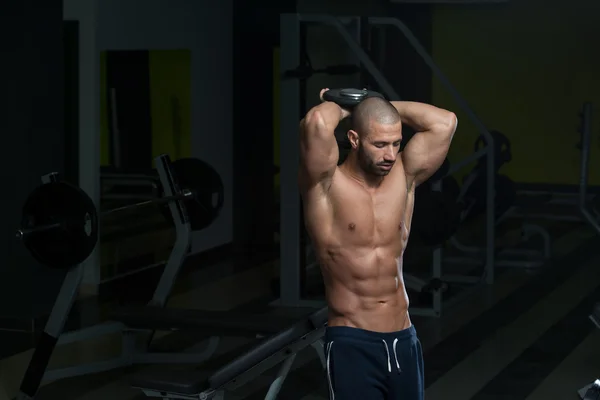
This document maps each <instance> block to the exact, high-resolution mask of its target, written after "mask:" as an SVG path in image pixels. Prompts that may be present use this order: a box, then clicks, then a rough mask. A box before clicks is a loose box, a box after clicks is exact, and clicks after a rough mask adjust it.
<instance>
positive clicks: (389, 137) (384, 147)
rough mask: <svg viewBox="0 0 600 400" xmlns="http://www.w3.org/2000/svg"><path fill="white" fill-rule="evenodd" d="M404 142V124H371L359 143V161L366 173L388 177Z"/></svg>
mask: <svg viewBox="0 0 600 400" xmlns="http://www.w3.org/2000/svg"><path fill="white" fill-rule="evenodd" d="M401 141H402V123H400V122H399V123H397V124H389V125H385V124H376V123H372V124H370V129H369V131H368V132H365V133H364V134H362V135H361V138H360V140H359V141H358V146H357V151H358V161H359V165H360V167H361V168H362V169H363V171H365V172H366V173H369V174H372V175H376V176H386V175H387V174H389V173H390V171H391V170H392V167H393V166H394V164H395V163H396V157H397V155H398V152H399V151H400V142H401Z"/></svg>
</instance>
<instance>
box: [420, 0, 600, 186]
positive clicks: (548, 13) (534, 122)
mask: <svg viewBox="0 0 600 400" xmlns="http://www.w3.org/2000/svg"><path fill="white" fill-rule="evenodd" d="M597 15H600V1H595V0H573V1H570V2H568V3H565V2H564V1H563V0H560V1H558V0H515V1H511V2H509V3H507V4H502V5H493V6H492V5H490V6H476V7H472V6H436V7H435V9H434V12H433V49H432V53H433V57H434V60H435V61H436V62H437V63H438V65H439V66H440V68H441V70H442V71H444V72H445V73H446V75H447V76H448V78H449V79H450V81H451V82H452V83H453V84H454V85H455V86H456V87H457V89H458V91H459V92H460V93H461V94H462V95H463V97H464V98H465V99H466V100H467V102H468V103H469V104H470V105H471V107H472V109H473V110H474V111H475V112H476V113H477V114H478V115H479V117H480V118H481V119H482V120H483V122H484V123H485V124H486V125H487V127H488V128H489V129H497V130H500V131H501V132H503V133H505V134H506V135H507V136H508V137H509V138H510V139H511V142H512V148H513V149H512V151H513V161H512V162H511V163H510V164H509V165H507V166H505V167H504V168H503V170H502V172H503V173H506V174H508V175H509V176H511V177H512V178H513V179H514V180H517V181H520V182H535V183H538V182H539V183H566V184H576V183H577V179H578V174H579V157H580V155H579V151H578V150H577V149H576V147H575V146H576V144H577V142H578V141H579V137H578V135H579V134H578V133H577V130H576V129H577V127H578V124H579V117H578V113H579V111H580V109H581V105H582V103H583V102H584V101H592V102H595V103H597V104H598V105H600V52H599V51H598V50H597V49H596V48H595V42H594V40H593V38H594V37H598V33H600V24H597V22H596V20H597ZM433 80H434V83H433V103H434V104H436V105H438V106H441V107H447V108H449V109H451V110H452V111H455V112H456V113H457V115H458V117H459V120H460V123H459V129H458V131H457V134H456V136H455V139H454V143H453V146H452V149H451V152H450V159H451V161H457V160H459V159H460V158H461V157H462V156H464V155H467V154H468V153H469V152H471V151H472V148H473V142H474V140H475V138H476V129H475V127H474V126H473V124H471V123H470V122H468V120H467V117H466V115H465V114H464V113H463V112H462V111H461V110H460V109H458V107H457V106H456V104H455V103H454V101H453V100H452V98H451V96H450V95H449V93H448V92H447V91H446V90H445V89H444V88H443V87H442V85H441V84H440V82H439V81H438V80H437V79H436V78H435V77H434V78H433ZM597 109H598V108H597V107H595V109H594V117H595V118H596V119H597V118H600V113H598V112H597V111H596V110H597ZM595 126H598V125H597V124H595V125H594V127H595ZM599 136H600V135H598V131H597V129H595V128H594V133H593V144H592V162H591V168H590V183H591V184H599V183H600V168H599V167H600V151H598V149H599V147H600V146H599V145H600V138H599Z"/></svg>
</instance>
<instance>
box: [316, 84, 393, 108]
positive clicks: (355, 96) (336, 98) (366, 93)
mask: <svg viewBox="0 0 600 400" xmlns="http://www.w3.org/2000/svg"><path fill="white" fill-rule="evenodd" d="M368 97H380V98H382V99H383V98H384V97H383V95H382V94H381V93H378V92H374V91H372V90H364V89H329V90H328V91H326V92H325V93H323V99H324V100H325V101H331V102H333V103H335V104H337V105H339V106H340V107H344V108H352V107H354V106H356V105H357V104H359V103H360V102H361V101H363V100H364V99H366V98H368Z"/></svg>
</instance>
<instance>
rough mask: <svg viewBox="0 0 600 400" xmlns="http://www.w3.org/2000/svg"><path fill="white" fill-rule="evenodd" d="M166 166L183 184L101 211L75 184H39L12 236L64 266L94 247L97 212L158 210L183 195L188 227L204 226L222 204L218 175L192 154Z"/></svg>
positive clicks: (77, 261)
mask: <svg viewBox="0 0 600 400" xmlns="http://www.w3.org/2000/svg"><path fill="white" fill-rule="evenodd" d="M170 168H171V171H172V172H173V175H174V176H175V179H176V181H177V183H178V185H176V186H180V187H185V189H176V193H175V194H174V195H171V196H161V197H158V198H156V199H151V200H147V201H143V202H139V203H134V204H128V205H125V206H122V207H117V208H113V209H110V210H106V211H102V212H98V211H97V209H96V206H95V205H94V202H93V201H92V199H91V198H90V197H89V196H88V195H87V194H86V193H85V192H84V191H83V190H81V189H80V188H79V187H77V186H75V185H72V184H69V183H67V182H64V181H57V182H49V183H45V184H43V185H41V186H38V187H37V188H36V189H35V190H33V192H31V194H30V195H29V196H28V197H27V199H26V201H25V204H24V206H23V210H22V219H21V228H20V229H19V230H17V232H16V237H17V239H20V240H22V241H23V243H24V245H25V247H26V248H27V249H28V250H29V252H30V253H31V254H32V256H33V257H34V258H35V259H36V260H37V261H38V262H40V263H41V264H44V265H47V266H49V267H52V268H57V269H64V268H67V269H68V268H71V267H73V266H75V265H77V264H80V263H81V262H83V261H84V260H85V259H87V258H88V257H89V255H90V254H91V253H92V251H93V250H94V248H95V247H96V243H97V241H98V219H99V217H100V216H106V215H110V214H116V213H120V212H123V211H125V210H131V209H134V208H139V207H144V206H148V205H158V206H159V207H161V210H163V207H164V206H165V205H167V204H168V203H169V202H173V201H182V202H184V204H185V209H186V211H187V215H188V217H189V220H190V225H191V227H192V229H193V230H200V229H203V228H206V227H207V226H209V225H210V224H211V223H212V222H213V221H214V220H215V219H216V218H217V216H218V215H219V212H220V210H221V208H222V206H223V199H224V194H223V192H224V188H223V182H222V180H221V177H220V175H219V174H218V173H217V171H216V170H215V169H214V168H212V167H211V166H210V165H209V164H207V163H205V162H203V161H201V160H198V159H194V158H187V159H180V160H177V161H175V162H173V163H172V164H171V165H170ZM183 183H185V185H183ZM162 192H163V191H162V190H160V193H161V194H162ZM169 215H170V214H169Z"/></svg>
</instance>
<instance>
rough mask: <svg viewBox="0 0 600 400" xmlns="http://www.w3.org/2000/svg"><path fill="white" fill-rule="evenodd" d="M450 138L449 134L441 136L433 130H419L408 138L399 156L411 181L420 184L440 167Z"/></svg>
mask: <svg viewBox="0 0 600 400" xmlns="http://www.w3.org/2000/svg"><path fill="white" fill-rule="evenodd" d="M451 140H452V138H451V136H448V137H443V136H442V137H441V136H440V135H438V134H436V133H435V132H420V133H417V134H415V135H414V136H413V137H412V138H411V139H410V141H409V142H408V143H407V145H406V147H405V148H404V150H403V151H402V153H401V156H402V164H403V166H404V171H405V173H406V176H407V178H408V179H409V180H410V181H411V183H414V185H415V186H418V185H420V184H421V183H423V182H425V181H426V180H427V179H429V177H430V176H431V175H433V174H434V173H435V171H437V170H438V169H439V168H440V166H441V165H442V163H443V162H444V160H445V159H446V156H447V155H448V149H449V148H450V142H451Z"/></svg>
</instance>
